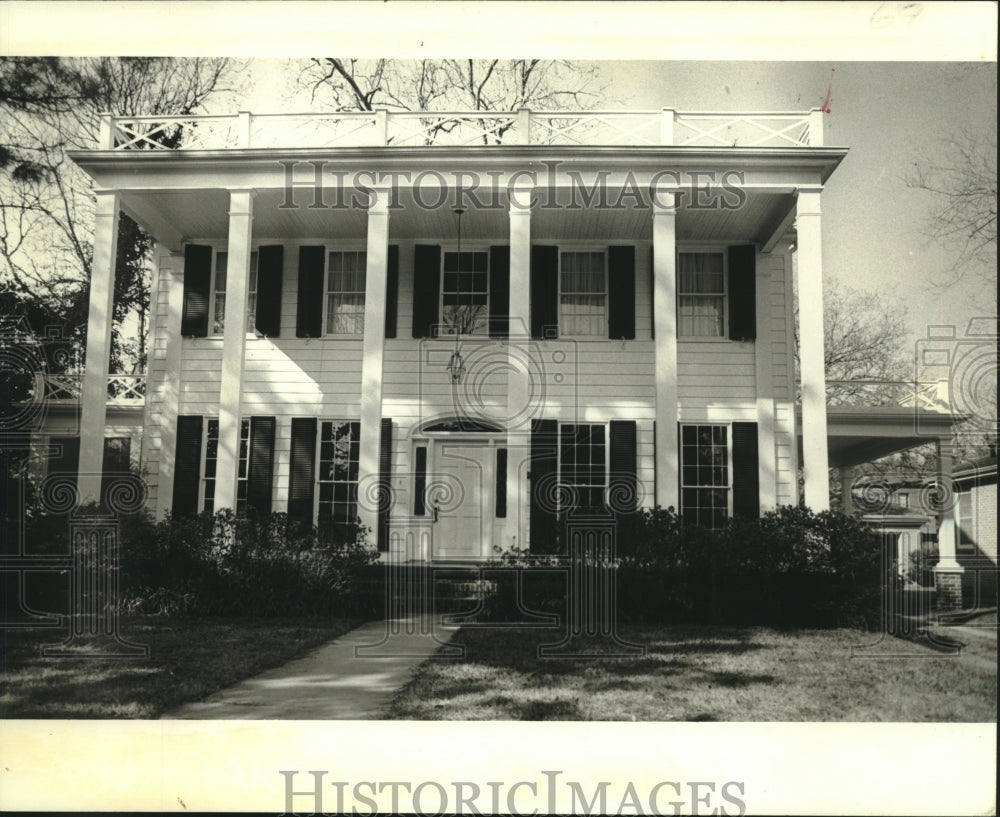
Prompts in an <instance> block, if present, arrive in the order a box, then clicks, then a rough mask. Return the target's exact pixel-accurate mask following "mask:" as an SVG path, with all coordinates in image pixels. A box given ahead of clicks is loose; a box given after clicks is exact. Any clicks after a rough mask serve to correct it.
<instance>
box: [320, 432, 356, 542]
mask: <svg viewBox="0 0 1000 817" xmlns="http://www.w3.org/2000/svg"><path fill="white" fill-rule="evenodd" d="M360 439H361V424H360V423H359V422H357V421H351V420H330V421H327V422H324V423H322V425H321V427H320V439H319V480H318V482H319V491H318V493H319V513H318V519H319V524H320V526H321V527H324V528H328V529H329V528H332V529H333V530H334V532H337V531H339V532H341V533H344V534H347V533H348V532H349V530H350V526H353V525H354V523H355V522H356V521H357V516H358V461H359V455H360Z"/></svg>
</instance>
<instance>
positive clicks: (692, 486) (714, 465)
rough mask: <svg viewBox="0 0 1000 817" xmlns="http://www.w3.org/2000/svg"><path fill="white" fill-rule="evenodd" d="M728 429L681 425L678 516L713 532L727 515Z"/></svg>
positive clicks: (723, 522)
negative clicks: (679, 511) (679, 513)
mask: <svg viewBox="0 0 1000 817" xmlns="http://www.w3.org/2000/svg"><path fill="white" fill-rule="evenodd" d="M729 456H730V455H729V427H728V426H725V425H683V426H681V515H682V516H683V517H684V518H685V520H687V521H688V522H691V523H694V524H696V525H700V526H701V527H703V528H710V529H713V530H717V529H719V528H722V527H724V526H725V524H726V520H727V519H728V518H729V514H730V506H729V503H730V491H729V488H730V485H729Z"/></svg>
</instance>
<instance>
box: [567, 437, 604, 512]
mask: <svg viewBox="0 0 1000 817" xmlns="http://www.w3.org/2000/svg"><path fill="white" fill-rule="evenodd" d="M559 481H560V483H562V484H563V485H567V486H569V487H571V488H572V489H573V495H574V499H575V504H576V507H577V508H583V509H597V508H602V507H604V493H605V489H606V487H607V484H608V472H607V444H606V440H605V428H604V426H603V425H594V424H588V425H571V424H564V425H562V426H560V429H559Z"/></svg>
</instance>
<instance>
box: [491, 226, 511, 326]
mask: <svg viewBox="0 0 1000 817" xmlns="http://www.w3.org/2000/svg"><path fill="white" fill-rule="evenodd" d="M509 334H510V247H507V246H498V247H490V337H491V338H506V337H507V336H508V335H509Z"/></svg>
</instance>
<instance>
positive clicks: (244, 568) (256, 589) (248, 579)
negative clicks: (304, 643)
mask: <svg viewBox="0 0 1000 817" xmlns="http://www.w3.org/2000/svg"><path fill="white" fill-rule="evenodd" d="M348 531H349V534H348V535H346V536H345V535H343V533H344V532H343V531H340V533H341V534H342V535H341V536H339V537H336V538H335V537H333V536H332V535H331V530H329V529H326V530H319V529H317V528H313V527H302V526H301V525H299V524H296V523H293V522H290V521H289V519H288V517H287V516H286V515H285V514H283V513H273V514H268V515H258V516H253V515H247V516H237V515H235V514H234V513H233V512H232V511H230V510H228V509H227V510H222V511H219V512H218V513H216V514H214V515H213V514H201V515H198V516H181V517H175V516H170V515H168V516H167V517H166V518H165V519H164V520H162V521H160V522H153V521H152V520H150V518H149V517H148V516H145V515H143V516H142V517H141V518H134V519H129V520H127V521H123V524H122V533H121V539H122V553H123V559H122V564H123V570H122V591H123V595H122V598H123V605H124V606H125V607H127V608H129V609H135V610H144V611H150V612H192V613H202V614H221V615H267V616H271V615H273V616H278V615H323V614H335V615H371V614H373V613H374V612H375V611H377V610H378V604H380V603H381V595H380V593H379V589H378V587H377V586H375V583H373V577H372V571H371V570H370V569H369V568H370V567H371V566H372V565H374V563H375V562H377V561H378V552H377V551H376V550H375V549H374V548H372V547H370V546H369V545H367V543H366V537H367V533H368V531H367V528H365V527H364V526H362V525H361V524H360V523H355V524H354V525H352V526H350V528H349V529H348Z"/></svg>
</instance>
